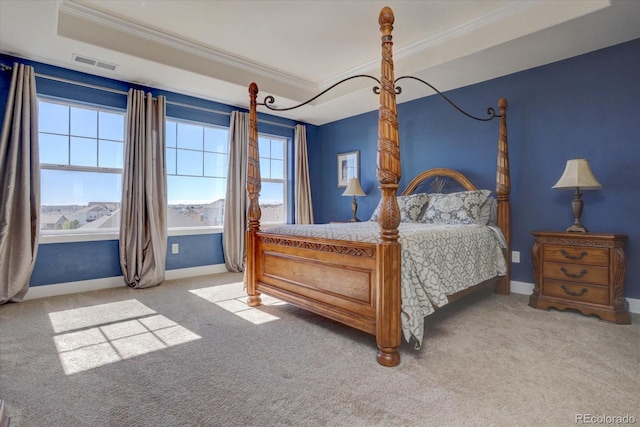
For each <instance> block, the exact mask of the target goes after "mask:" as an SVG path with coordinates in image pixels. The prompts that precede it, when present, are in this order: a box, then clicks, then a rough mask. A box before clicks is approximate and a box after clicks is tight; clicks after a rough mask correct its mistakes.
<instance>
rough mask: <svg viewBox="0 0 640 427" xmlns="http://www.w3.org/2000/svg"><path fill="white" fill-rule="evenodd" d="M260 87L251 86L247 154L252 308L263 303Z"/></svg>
mask: <svg viewBox="0 0 640 427" xmlns="http://www.w3.org/2000/svg"><path fill="white" fill-rule="evenodd" d="M257 97H258V85H257V84H255V83H251V84H250V85H249V99H250V103H249V150H248V153H247V156H248V159H247V193H248V194H249V206H248V208H247V259H246V266H245V283H246V286H247V294H248V295H249V298H248V299H247V304H248V305H249V306H251V307H255V306H258V305H260V304H261V303H262V300H261V299H260V292H258V291H257V290H256V265H255V263H256V261H257V253H256V239H257V236H256V233H257V232H258V231H260V216H261V215H262V214H261V212H260V201H259V197H260V189H261V182H260V155H259V152H258V113H257V111H256V108H257V101H256V99H257Z"/></svg>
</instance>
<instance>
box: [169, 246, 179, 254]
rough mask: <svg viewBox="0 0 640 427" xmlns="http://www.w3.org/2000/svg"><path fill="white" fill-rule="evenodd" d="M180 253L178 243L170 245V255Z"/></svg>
mask: <svg viewBox="0 0 640 427" xmlns="http://www.w3.org/2000/svg"><path fill="white" fill-rule="evenodd" d="M179 252H180V245H179V244H178V243H172V244H171V253H172V254H177V253H179Z"/></svg>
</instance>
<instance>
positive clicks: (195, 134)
mask: <svg viewBox="0 0 640 427" xmlns="http://www.w3.org/2000/svg"><path fill="white" fill-rule="evenodd" d="M228 134H229V130H228V129H227V128H222V127H215V126H207V125H203V124H199V123H190V122H182V121H176V120H167V126H166V147H167V148H166V150H167V201H168V205H169V210H168V218H167V224H168V227H169V228H183V227H202V226H222V222H223V217H224V199H225V195H226V191H227V144H228V142H227V138H228Z"/></svg>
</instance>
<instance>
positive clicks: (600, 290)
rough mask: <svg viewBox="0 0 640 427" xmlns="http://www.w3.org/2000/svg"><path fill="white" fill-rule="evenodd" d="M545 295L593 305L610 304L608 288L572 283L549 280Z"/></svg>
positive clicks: (545, 282) (545, 286) (545, 287)
mask: <svg viewBox="0 0 640 427" xmlns="http://www.w3.org/2000/svg"><path fill="white" fill-rule="evenodd" d="M542 293H543V294H544V295H547V296H550V297H556V298H562V299H571V300H575V301H582V302H590V303H593V304H609V287H608V286H591V285H585V284H584V283H571V282H566V281H561V280H552V279H548V280H545V281H544V289H543V290H542Z"/></svg>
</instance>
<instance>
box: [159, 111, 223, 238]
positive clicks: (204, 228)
mask: <svg viewBox="0 0 640 427" xmlns="http://www.w3.org/2000/svg"><path fill="white" fill-rule="evenodd" d="M169 121H171V122H175V123H176V146H175V147H168V146H167V142H166V141H167V140H166V134H165V153H166V150H167V149H168V148H171V149H174V150H176V164H175V173H172V174H169V172H168V169H169V167H168V165H167V172H166V177H167V180H168V179H169V176H186V177H193V178H198V177H200V178H210V179H222V177H219V176H208V175H205V173H206V171H205V168H204V153H216V154H221V153H219V152H217V151H207V150H205V147H204V139H203V146H202V150H195V149H191V148H178V135H177V125H178V124H180V123H182V124H186V125H193V126H202V127H203V128H217V129H224V130H226V131H227V151H226V153H225V154H226V162H225V163H226V168H227V171H226V173H225V175H226V177H225V178H224V179H225V183H226V180H227V179H228V178H229V173H228V172H229V170H228V169H229V146H228V145H229V144H228V137H229V130H230V127H229V126H228V125H227V126H223V125H217V124H211V123H206V122H203V121H199V120H189V119H183V118H179V117H174V116H167V118H166V120H165V128H166V123H167V122H169ZM203 138H204V134H203ZM178 150H185V151H195V152H201V153H203V165H202V175H190V174H179V173H178V156H177V152H178ZM165 155H166V154H165ZM225 196H226V194H225ZM167 209H170V208H169V197H168V185H167ZM223 227H224V224H223V225H200V226H194V227H169V225H168V224H167V235H169V236H177V235H180V236H183V235H197V234H219V233H222V231H223Z"/></svg>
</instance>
